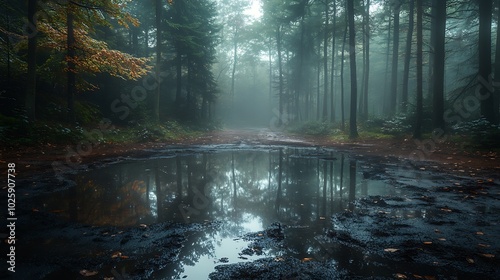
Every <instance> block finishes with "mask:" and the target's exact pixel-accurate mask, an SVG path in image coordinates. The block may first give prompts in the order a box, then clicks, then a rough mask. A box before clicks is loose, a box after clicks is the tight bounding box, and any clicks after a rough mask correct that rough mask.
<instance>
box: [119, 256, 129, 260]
mask: <svg viewBox="0 0 500 280" xmlns="http://www.w3.org/2000/svg"><path fill="white" fill-rule="evenodd" d="M120 259H128V256H120Z"/></svg>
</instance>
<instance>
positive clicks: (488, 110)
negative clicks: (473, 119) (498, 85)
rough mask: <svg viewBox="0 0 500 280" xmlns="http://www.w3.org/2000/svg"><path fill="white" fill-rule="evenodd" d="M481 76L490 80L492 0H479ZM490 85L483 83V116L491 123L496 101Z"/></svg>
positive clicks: (493, 119)
mask: <svg viewBox="0 0 500 280" xmlns="http://www.w3.org/2000/svg"><path fill="white" fill-rule="evenodd" d="M478 3H479V43H478V48H479V73H478V74H479V78H482V79H484V80H483V81H488V80H489V78H488V77H489V75H490V74H491V11H492V10H493V5H492V1H479V2H478ZM489 87H490V85H481V89H480V96H481V116H482V117H484V118H486V120H488V121H489V122H491V123H497V121H496V120H495V115H496V114H495V107H494V105H495V102H494V98H493V94H492V92H490V91H489V89H488V88H489Z"/></svg>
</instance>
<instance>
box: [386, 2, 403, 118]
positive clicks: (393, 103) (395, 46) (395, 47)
mask: <svg viewBox="0 0 500 280" xmlns="http://www.w3.org/2000/svg"><path fill="white" fill-rule="evenodd" d="M400 6H401V3H400V2H399V1H395V4H394V32H393V36H392V37H393V43H392V75H391V99H390V108H389V113H390V115H391V116H394V115H395V114H396V107H397V98H398V57H399V9H400Z"/></svg>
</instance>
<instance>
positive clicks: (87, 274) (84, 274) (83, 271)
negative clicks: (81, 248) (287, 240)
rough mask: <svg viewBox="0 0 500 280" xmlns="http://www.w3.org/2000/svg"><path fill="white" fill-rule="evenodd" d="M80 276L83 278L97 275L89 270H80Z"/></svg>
mask: <svg viewBox="0 0 500 280" xmlns="http://www.w3.org/2000/svg"><path fill="white" fill-rule="evenodd" d="M80 274H81V275H83V276H85V277H88V276H94V275H97V271H90V270H86V269H82V270H80Z"/></svg>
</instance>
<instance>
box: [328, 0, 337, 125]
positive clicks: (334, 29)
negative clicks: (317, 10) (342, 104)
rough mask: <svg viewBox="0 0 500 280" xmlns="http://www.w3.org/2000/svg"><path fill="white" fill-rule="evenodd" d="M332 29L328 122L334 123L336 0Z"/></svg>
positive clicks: (334, 0)
mask: <svg viewBox="0 0 500 280" xmlns="http://www.w3.org/2000/svg"><path fill="white" fill-rule="evenodd" d="M332 21H333V24H332V25H333V28H332V68H331V70H330V71H331V72H330V122H332V123H333V122H334V121H335V90H334V88H333V87H334V82H333V81H334V79H335V70H334V69H335V55H336V53H335V51H336V49H335V41H336V36H335V33H336V30H337V0H333V19H332Z"/></svg>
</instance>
